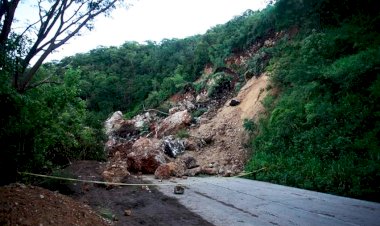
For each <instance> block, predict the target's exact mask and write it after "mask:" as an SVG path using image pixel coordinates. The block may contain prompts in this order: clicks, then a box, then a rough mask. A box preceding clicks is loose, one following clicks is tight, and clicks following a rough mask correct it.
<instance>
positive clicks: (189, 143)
mask: <svg viewBox="0 0 380 226" xmlns="http://www.w3.org/2000/svg"><path fill="white" fill-rule="evenodd" d="M184 143H185V150H189V151H196V150H197V149H198V146H197V143H196V142H195V141H193V140H190V139H186V140H185V142H184Z"/></svg>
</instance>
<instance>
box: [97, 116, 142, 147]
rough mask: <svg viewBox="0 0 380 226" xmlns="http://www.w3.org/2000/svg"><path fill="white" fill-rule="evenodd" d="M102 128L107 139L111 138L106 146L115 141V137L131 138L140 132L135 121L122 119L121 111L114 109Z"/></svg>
mask: <svg viewBox="0 0 380 226" xmlns="http://www.w3.org/2000/svg"><path fill="white" fill-rule="evenodd" d="M104 129H105V133H106V135H107V136H108V140H111V141H110V143H109V142H107V146H106V147H109V146H110V145H112V143H115V141H116V140H117V138H131V137H133V136H136V135H138V134H139V133H140V130H139V129H138V128H137V127H136V126H135V121H134V120H125V119H123V113H121V111H116V112H115V113H113V114H112V116H111V117H110V118H108V119H107V120H106V121H105V123H104Z"/></svg>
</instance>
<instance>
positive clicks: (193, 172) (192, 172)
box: [185, 167, 202, 177]
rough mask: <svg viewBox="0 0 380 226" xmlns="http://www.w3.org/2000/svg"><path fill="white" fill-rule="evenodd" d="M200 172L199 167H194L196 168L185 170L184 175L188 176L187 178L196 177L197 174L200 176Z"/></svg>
mask: <svg viewBox="0 0 380 226" xmlns="http://www.w3.org/2000/svg"><path fill="white" fill-rule="evenodd" d="M201 171H202V169H201V167H196V168H192V169H187V170H186V171H185V175H186V176H189V177H193V176H196V175H198V174H200V173H201Z"/></svg>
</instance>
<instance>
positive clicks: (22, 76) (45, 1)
mask: <svg viewBox="0 0 380 226" xmlns="http://www.w3.org/2000/svg"><path fill="white" fill-rule="evenodd" d="M19 2H20V0H11V1H8V0H2V1H1V2H0V24H1V25H2V28H1V30H0V56H1V61H0V68H2V69H7V70H9V74H10V77H11V80H12V85H13V87H14V88H15V89H16V90H17V91H18V92H19V93H23V92H25V91H26V90H28V89H30V88H34V87H36V86H39V85H42V84H45V83H52V82H54V81H52V80H51V78H50V77H47V78H43V79H41V80H39V81H34V80H33V78H34V76H35V74H36V72H37V70H38V69H39V68H40V66H41V65H42V63H43V61H44V60H45V59H46V57H47V56H48V55H49V54H50V53H51V52H52V51H54V50H56V49H57V48H59V47H60V46H62V45H63V44H65V43H66V42H67V41H68V40H69V39H71V38H72V37H74V36H76V35H79V34H80V31H81V30H82V29H83V28H87V29H89V30H91V29H92V28H93V23H92V22H93V20H94V18H95V17H96V16H98V15H100V14H105V15H109V13H110V12H111V11H112V10H113V9H115V8H116V6H117V5H118V4H122V2H123V0H55V1H52V0H38V1H37V5H36V6H37V8H38V19H37V21H35V22H34V23H31V24H29V25H28V26H27V27H26V28H25V30H24V31H23V32H21V33H20V34H17V33H16V32H14V31H12V25H13V24H14V23H15V20H14V15H15V12H16V9H17V7H18V5H19Z"/></svg>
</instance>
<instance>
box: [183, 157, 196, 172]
mask: <svg viewBox="0 0 380 226" xmlns="http://www.w3.org/2000/svg"><path fill="white" fill-rule="evenodd" d="M182 161H183V162H184V163H185V166H186V168H187V169H193V168H196V167H198V166H199V165H198V164H197V160H196V159H195V158H194V157H192V156H186V157H184V158H183V159H182Z"/></svg>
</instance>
